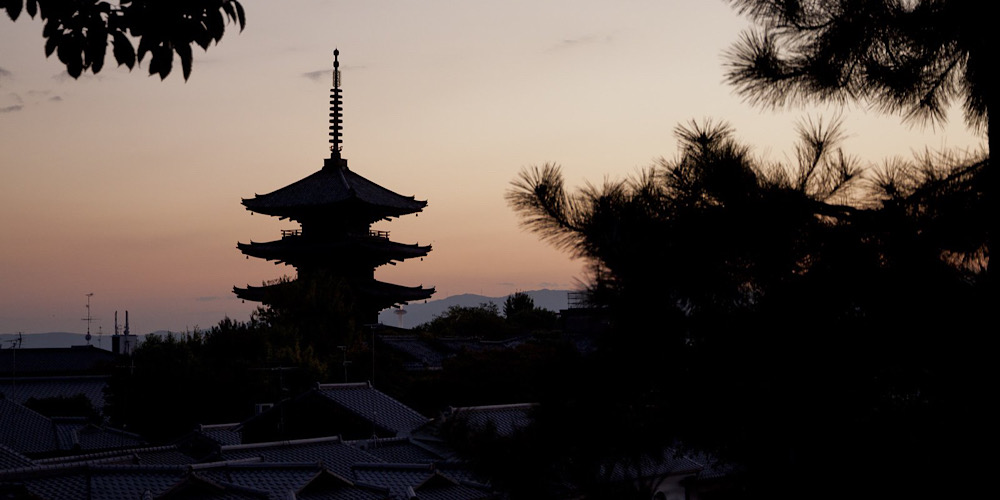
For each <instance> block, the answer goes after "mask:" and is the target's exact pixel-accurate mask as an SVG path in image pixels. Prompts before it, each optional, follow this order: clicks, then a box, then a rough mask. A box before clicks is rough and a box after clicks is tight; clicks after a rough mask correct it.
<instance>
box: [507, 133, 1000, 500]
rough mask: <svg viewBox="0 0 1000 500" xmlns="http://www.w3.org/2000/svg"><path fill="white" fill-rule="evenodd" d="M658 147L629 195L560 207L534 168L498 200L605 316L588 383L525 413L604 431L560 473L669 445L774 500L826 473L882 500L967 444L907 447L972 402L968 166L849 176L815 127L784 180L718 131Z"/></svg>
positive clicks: (541, 171) (936, 160)
mask: <svg viewBox="0 0 1000 500" xmlns="http://www.w3.org/2000/svg"><path fill="white" fill-rule="evenodd" d="M677 135H678V138H679V139H680V154H679V156H678V157H677V158H676V159H674V160H661V161H660V162H659V163H658V164H657V165H655V166H653V167H650V168H648V169H647V170H645V171H643V172H642V173H640V174H639V175H637V176H635V177H633V178H630V179H626V180H624V181H605V183H604V184H603V185H602V186H599V187H598V186H593V185H588V186H586V187H584V188H582V189H580V190H578V191H576V192H572V193H571V192H568V191H567V190H566V188H565V187H564V186H563V181H562V176H561V173H560V170H559V168H558V167H557V166H554V165H545V166H543V167H541V168H532V169H527V170H525V171H523V172H522V173H521V176H520V177H519V178H518V179H517V180H515V181H514V183H513V187H512V189H510V190H509V191H508V194H507V199H508V201H509V203H510V204H511V206H512V207H513V208H514V209H515V210H516V211H517V212H518V213H519V214H520V216H521V218H522V222H523V223H524V225H525V226H526V227H527V228H528V229H530V230H532V231H535V232H537V233H538V234H539V235H540V236H541V237H542V238H545V239H547V240H548V241H551V242H553V243H554V244H556V245H557V246H559V247H560V248H563V249H566V250H568V251H570V252H572V253H573V254H574V255H576V256H578V257H582V258H584V259H585V260H587V261H588V262H589V263H590V265H591V268H592V270H593V275H592V279H591V281H590V292H591V296H592V300H593V301H595V302H596V303H597V304H600V305H605V306H607V309H608V310H609V311H610V312H611V316H612V319H613V325H612V329H611V331H610V332H609V334H608V336H607V337H606V338H604V339H603V341H602V343H601V344H600V349H599V350H598V351H597V352H596V353H595V354H594V355H593V356H592V357H590V358H589V359H588V360H587V362H588V363H590V364H592V365H591V367H590V368H589V369H588V371H594V372H599V373H601V374H602V375H601V376H600V377H597V378H596V379H594V380H591V381H590V382H589V383H588V384H587V386H586V387H585V388H580V389H578V390H576V391H574V390H564V391H563V392H562V393H561V394H557V395H555V397H554V399H552V400H549V401H547V403H548V404H543V408H549V409H550V410H551V411H552V413H549V414H550V415H557V416H559V419H558V420H555V421H553V422H549V425H551V427H552V432H554V433H558V432H559V429H560V427H559V424H558V422H561V421H565V418H566V417H567V415H571V414H576V415H584V416H587V417H581V418H586V419H587V422H586V423H581V426H582V427H587V426H588V425H589V426H592V427H595V428H596V427H598V426H604V428H607V427H608V426H610V428H612V429H613V431H612V433H617V435H612V436H610V437H609V438H608V440H607V441H600V442H595V441H591V442H588V443H587V447H588V448H587V449H586V450H580V453H586V454H587V455H581V456H578V457H577V459H576V460H574V461H572V464H573V466H574V467H576V468H577V470H578V474H579V475H580V476H582V477H586V476H587V475H588V474H593V473H594V472H595V471H596V470H598V466H597V465H596V464H598V462H599V459H600V457H602V456H603V457H608V456H611V457H616V456H617V457H628V456H634V455H635V454H641V453H650V452H652V453H655V451H652V450H650V447H652V448H656V446H657V443H658V444H659V445H660V446H662V445H663V444H669V443H673V442H674V441H675V440H681V442H683V443H686V444H687V445H689V446H695V447H697V448H699V449H702V450H710V451H712V452H714V453H716V454H717V455H718V456H720V457H723V458H724V459H728V460H732V461H734V462H737V463H741V464H743V465H745V466H747V467H748V469H749V470H751V471H753V472H754V473H755V474H752V475H751V476H750V477H751V478H758V479H761V480H763V478H765V477H769V476H768V475H769V474H771V473H774V472H775V471H780V473H781V474H782V476H783V477H787V478H790V479H788V483H787V484H784V485H782V486H781V488H779V489H778V490H776V491H775V492H774V493H775V494H776V495H777V496H780V493H779V491H783V492H784V493H789V494H790V492H791V491H796V488H798V487H804V486H807V485H810V484H829V483H830V482H835V478H834V477H833V475H832V474H833V472H832V471H840V468H839V467H838V464H842V463H847V462H850V463H851V464H852V471H853V472H852V473H854V474H857V475H859V476H864V477H867V478H870V479H871V480H873V481H876V484H877V485H878V486H879V487H880V488H884V490H880V491H881V492H882V493H888V492H890V491H911V492H915V489H914V487H913V485H914V484H917V483H916V482H915V481H916V479H917V478H919V477H920V474H930V473H931V472H932V471H933V470H934V468H935V467H937V466H938V465H939V463H938V462H937V460H936V459H935V457H936V456H941V455H940V454H948V453H957V452H959V451H961V450H963V449H964V447H963V446H962V443H961V441H962V440H964V439H967V438H968V437H969V436H962V437H958V436H957V435H955V434H947V433H926V432H925V430H926V429H929V428H935V429H937V428H940V429H944V428H953V427H954V426H955V425H957V423H958V422H960V421H961V420H962V418H964V415H965V412H968V411H971V408H974V407H976V406H977V404H976V402H975V401H976V400H975V399H973V398H969V397H968V392H967V391H966V390H965V389H963V387H971V386H974V385H975V383H974V382H975V380H976V379H977V377H979V376H981V375H982V373H980V372H979V371H978V370H980V369H981V368H982V365H978V364H975V363H972V364H966V363H967V362H968V361H969V359H970V358H969V356H970V355H972V356H973V357H974V355H975V353H970V352H968V351H967V350H966V349H965V347H964V346H966V345H968V344H967V342H974V340H973V339H974V338H975V332H976V328H977V327H975V326H974V325H976V324H977V321H980V320H981V319H982V314H981V313H982V311H983V310H985V307H984V305H985V303H986V299H985V297H986V294H985V293H984V291H983V290H984V287H983V282H984V269H985V259H986V258H987V255H988V254H987V253H986V252H985V250H984V249H985V248H987V247H986V239H985V238H986V236H985V235H986V229H985V228H986V222H985V219H986V216H984V215H983V213H984V212H985V210H984V208H983V204H984V201H983V199H984V196H983V193H982V190H981V189H979V188H978V187H977V186H981V185H982V183H981V182H979V180H980V179H981V177H982V176H983V175H984V171H985V168H984V165H985V163H986V161H985V159H984V158H962V159H949V158H947V157H941V156H934V157H928V158H925V159H924V160H923V161H920V162H909V163H904V162H901V161H898V162H894V163H888V164H886V165H885V166H883V167H881V168H879V169H875V170H869V171H868V172H876V173H869V174H868V175H863V174H864V172H866V170H864V169H862V168H861V166H860V164H859V162H858V161H857V160H855V159H853V158H852V157H850V156H849V155H847V154H844V153H843V151H842V150H841V149H840V148H839V146H838V143H837V141H838V139H839V138H840V137H842V134H841V133H840V129H839V125H838V124H837V123H836V122H834V123H833V124H826V125H824V124H823V123H822V122H816V123H813V124H812V125H810V124H809V123H806V124H803V126H802V127H801V140H800V146H799V147H798V149H797V154H796V155H794V156H793V162H794V163H792V164H790V165H781V164H767V163H764V162H762V161H760V160H758V159H756V158H754V157H753V155H752V154H751V152H750V149H749V148H748V147H747V146H745V145H743V144H741V143H739V142H738V141H737V140H736V139H735V138H734V133H733V130H732V129H731V128H730V127H728V126H727V125H725V124H711V123H709V124H704V125H699V124H691V125H688V126H682V127H678V129H677ZM650 311H656V312H658V314H657V315H652V314H650ZM650 318H653V319H650ZM942 332H951V334H952V335H958V336H960V337H962V338H963V339H964V340H955V341H953V342H947V343H946V342H942V339H941V335H942ZM959 332H961V333H959ZM595 408H602V409H605V410H607V411H601V412H597V411H595V410H594V409H595ZM540 415H541V416H544V415H546V413H545V412H541V413H540ZM591 416H592V417H594V419H593V420H592V419H590V418H589V417H591ZM543 424H544V423H543ZM571 440H572V438H571V437H565V436H564V438H563V439H560V438H559V437H558V436H557V435H553V436H552V437H551V439H550V440H549V441H548V442H550V443H555V444H554V445H558V446H563V445H564V444H565V442H563V441H566V442H569V441H571ZM559 443H562V444H559ZM583 456H590V457H591V458H592V459H593V460H591V462H590V465H589V466H588V465H587V461H586V460H585V459H583V458H581V457H583ZM917 471H920V472H917ZM838 473H839V472H838ZM936 485H937V486H941V485H940V484H936ZM751 486H752V488H751V489H753V490H754V491H756V492H758V493H761V492H763V491H765V490H764V489H763V488H765V486H764V483H763V482H762V483H760V484H755V485H751ZM756 488H761V489H756ZM768 491H770V490H768Z"/></svg>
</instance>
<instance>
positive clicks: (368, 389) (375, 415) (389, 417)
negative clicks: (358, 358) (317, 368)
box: [316, 383, 428, 436]
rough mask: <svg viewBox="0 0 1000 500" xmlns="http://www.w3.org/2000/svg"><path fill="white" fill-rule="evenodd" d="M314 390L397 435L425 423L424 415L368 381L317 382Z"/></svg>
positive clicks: (407, 432) (408, 431) (404, 433)
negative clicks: (318, 383)
mask: <svg viewBox="0 0 1000 500" xmlns="http://www.w3.org/2000/svg"><path fill="white" fill-rule="evenodd" d="M316 391H317V392H318V393H319V394H321V395H322V396H323V397H325V398H327V399H329V400H330V401H333V402H334V403H336V404H338V405H339V406H341V407H343V408H344V409H346V410H348V411H350V412H351V413H353V414H355V415H357V416H359V417H361V418H364V419H366V420H368V421H370V422H373V423H374V424H375V425H376V426H378V427H381V428H383V429H386V430H389V431H392V432H395V433H396V435H397V436H404V435H408V434H409V433H410V432H411V431H413V429H416V428H417V427H419V426H421V425H424V424H425V423H427V422H428V419H427V417H425V416H423V415H421V414H419V413H417V412H416V411H415V410H413V409H412V408H410V407H409V406H406V405H404V404H403V403H400V402H399V401H397V400H396V399H394V398H392V397H390V396H389V395H388V394H385V393H383V392H380V391H378V390H376V389H375V388H373V387H372V386H371V385H369V384H368V383H358V384H320V385H319V386H318V387H317V388H316Z"/></svg>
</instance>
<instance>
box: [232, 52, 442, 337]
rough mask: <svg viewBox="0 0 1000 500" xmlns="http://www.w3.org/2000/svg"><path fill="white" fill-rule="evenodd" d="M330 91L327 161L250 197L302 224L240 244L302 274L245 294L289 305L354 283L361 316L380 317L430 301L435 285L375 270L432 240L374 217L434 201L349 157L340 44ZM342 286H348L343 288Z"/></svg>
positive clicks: (252, 207) (266, 210) (250, 204)
mask: <svg viewBox="0 0 1000 500" xmlns="http://www.w3.org/2000/svg"><path fill="white" fill-rule="evenodd" d="M333 54H334V62H333V66H334V70H333V86H332V88H331V90H330V157H329V158H327V159H326V160H325V161H324V162H323V168H322V169H321V170H319V171H318V172H316V173H314V174H312V175H309V176H307V177H305V178H303V179H301V180H298V181H296V182H293V183H291V184H289V185H287V186H285V187H283V188H280V189H278V190H276V191H273V192H270V193H267V194H262V195H255V196H254V197H253V198H246V199H243V201H242V203H243V205H244V206H245V207H246V209H247V210H249V211H251V212H257V213H261V214H265V215H270V216H274V217H279V218H280V219H281V220H285V219H288V220H292V221H295V222H297V223H298V224H299V226H300V227H299V228H297V229H288V230H282V232H281V239H278V240H275V241H268V242H253V241H251V242H250V243H238V244H237V248H239V250H240V251H241V252H243V253H244V254H245V255H247V256H248V257H256V258H261V259H267V260H269V261H275V262H276V263H284V264H289V265H291V266H294V267H295V269H296V272H297V277H296V278H295V279H291V280H275V281H274V282H270V283H268V284H265V285H263V286H247V287H246V288H240V287H233V291H234V292H235V293H236V295H237V296H238V297H239V298H241V299H244V300H251V301H256V302H261V303H264V304H268V305H272V306H281V305H283V302H287V301H296V302H301V300H300V299H301V297H300V295H302V294H303V293H311V292H312V291H314V290H315V287H316V286H327V287H335V288H337V290H342V289H343V287H346V290H347V292H346V293H348V294H349V295H350V302H351V305H350V307H352V308H353V309H354V313H355V317H356V318H358V319H359V320H361V321H363V322H371V323H374V322H376V321H377V315H378V312H379V311H380V310H382V309H385V308H388V307H391V306H393V305H397V304H401V303H405V302H409V301H415V300H424V299H427V298H428V297H430V296H431V294H433V293H434V289H433V288H424V287H422V286H416V287H409V286H402V285H397V284H392V283H385V282H382V281H378V280H376V279H375V277H374V273H375V269H376V268H377V267H379V266H382V265H385V264H395V263H396V262H401V261H403V260H405V259H410V258H414V257H423V256H425V255H427V253H428V252H430V251H431V247H430V245H418V244H405V243H398V242H395V241H392V240H390V239H389V232H388V231H383V230H375V229H373V228H372V224H373V223H376V222H379V221H388V220H391V219H393V218H396V217H401V216H403V215H408V214H415V213H418V212H420V211H421V210H423V208H424V207H425V206H426V205H427V202H426V201H421V200H416V199H414V197H412V196H403V195H400V194H397V193H395V192H393V191H390V190H388V189H386V188H384V187H382V186H380V185H378V184H376V183H374V182H372V181H370V180H368V179H366V178H364V177H362V176H361V175H359V174H357V173H356V172H354V171H352V170H351V169H350V168H348V166H347V159H346V158H343V157H342V156H341V149H342V146H341V144H342V142H343V141H342V137H341V132H342V124H343V121H342V118H343V117H342V108H341V104H342V102H341V88H340V69H339V66H340V62H339V60H338V56H339V54H340V53H339V51H338V50H334V52H333ZM338 293H340V292H338Z"/></svg>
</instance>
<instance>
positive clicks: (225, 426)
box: [198, 422, 240, 431]
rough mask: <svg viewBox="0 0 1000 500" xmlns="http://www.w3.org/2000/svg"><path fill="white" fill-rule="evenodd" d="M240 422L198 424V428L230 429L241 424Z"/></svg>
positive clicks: (201, 429)
mask: <svg viewBox="0 0 1000 500" xmlns="http://www.w3.org/2000/svg"><path fill="white" fill-rule="evenodd" d="M239 425H240V423H239V422H233V423H231V424H198V430H199V431H203V430H212V429H229V428H235V427H237V426H239Z"/></svg>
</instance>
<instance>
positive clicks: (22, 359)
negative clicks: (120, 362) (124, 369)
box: [0, 345, 118, 377]
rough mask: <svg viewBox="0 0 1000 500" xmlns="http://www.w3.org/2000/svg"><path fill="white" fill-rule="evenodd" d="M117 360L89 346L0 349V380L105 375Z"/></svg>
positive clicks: (114, 356) (109, 353)
mask: <svg viewBox="0 0 1000 500" xmlns="http://www.w3.org/2000/svg"><path fill="white" fill-rule="evenodd" d="M117 358H118V356H117V355H116V354H114V353H113V352H111V351H105V350H104V349H98V348H97V347H94V346H92V345H81V346H73V347H55V348H38V349H32V348H28V349H0V377H14V376H18V377H20V376H26V375H32V376H38V375H59V374H85V373H107V372H108V371H109V369H110V368H111V367H112V366H113V365H114V363H115V360H116V359H117Z"/></svg>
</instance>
